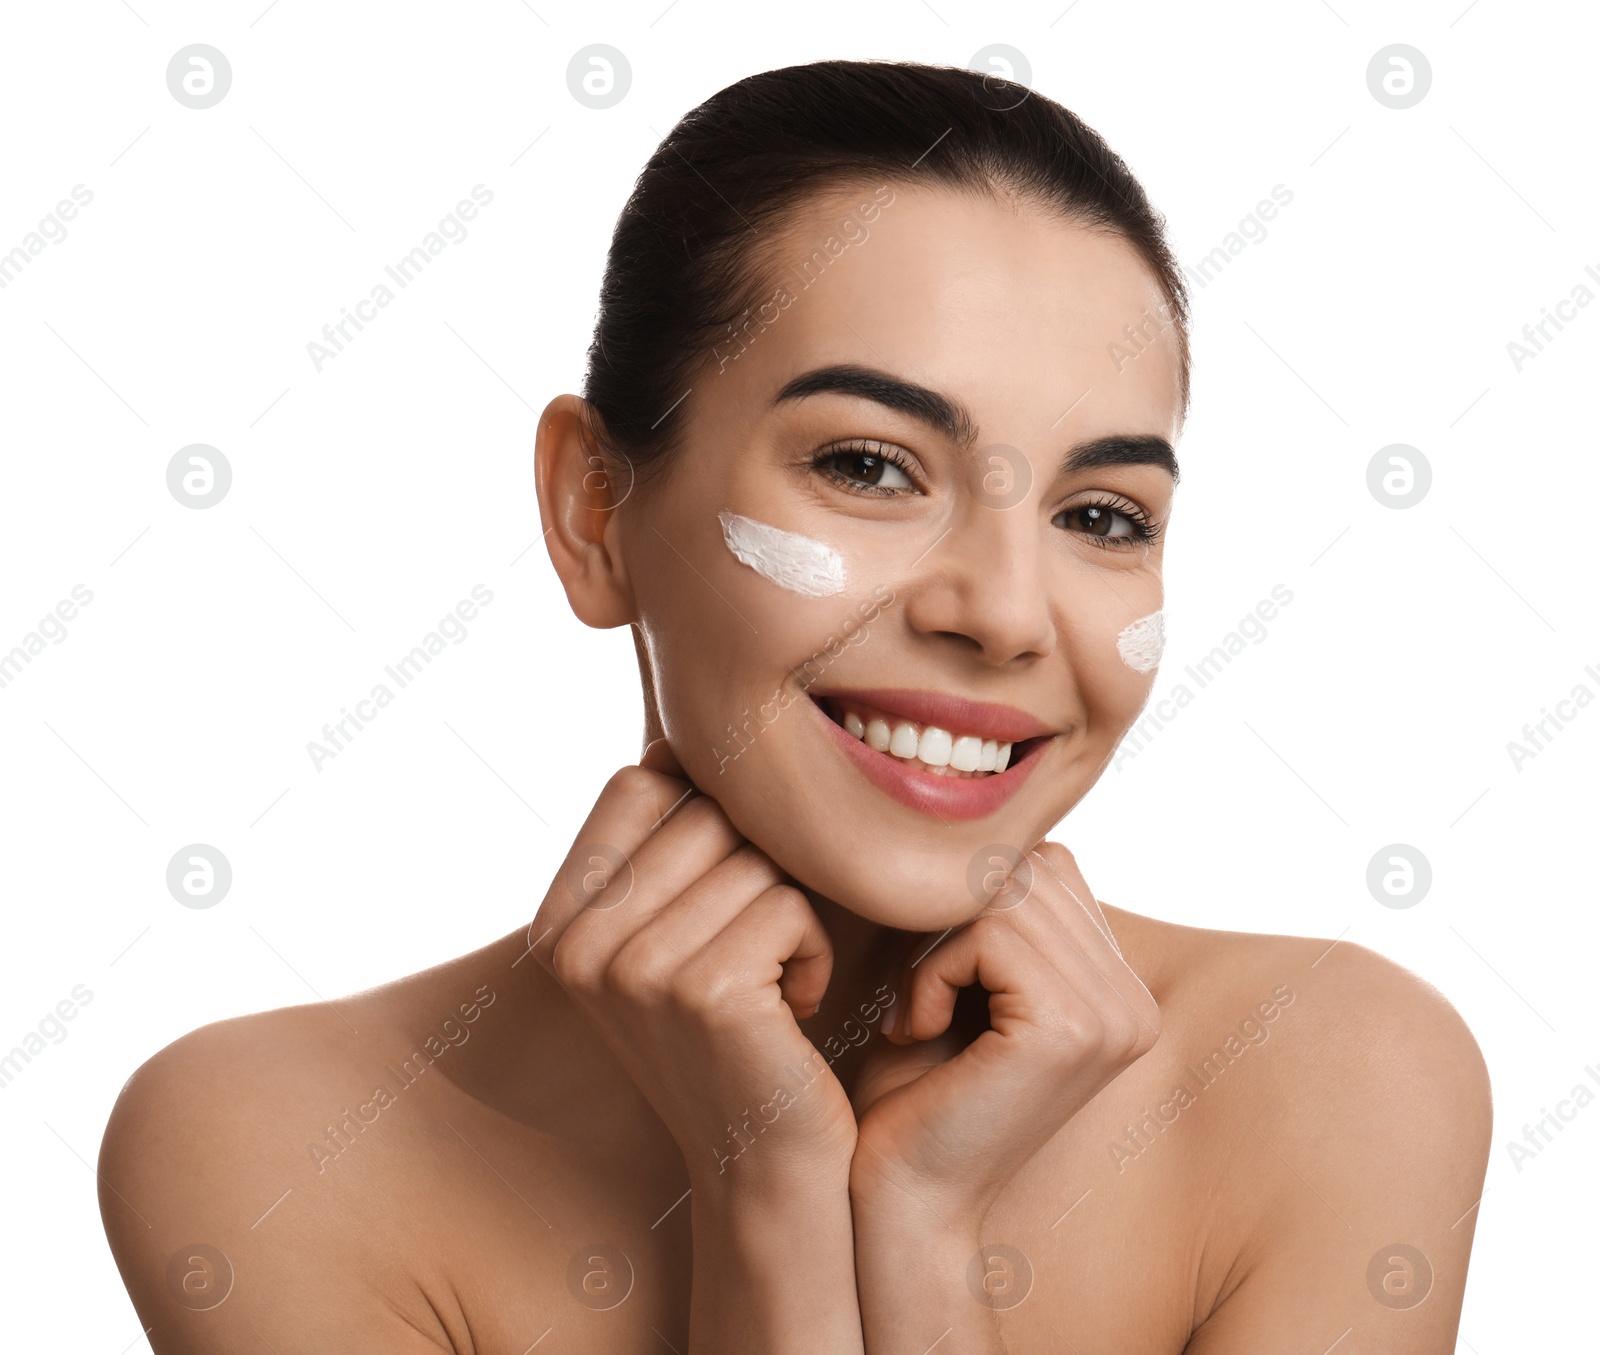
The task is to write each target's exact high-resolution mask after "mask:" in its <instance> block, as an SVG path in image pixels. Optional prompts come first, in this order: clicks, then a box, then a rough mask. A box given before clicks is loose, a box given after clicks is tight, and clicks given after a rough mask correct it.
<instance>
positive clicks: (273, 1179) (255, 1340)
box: [98, 1001, 449, 1355]
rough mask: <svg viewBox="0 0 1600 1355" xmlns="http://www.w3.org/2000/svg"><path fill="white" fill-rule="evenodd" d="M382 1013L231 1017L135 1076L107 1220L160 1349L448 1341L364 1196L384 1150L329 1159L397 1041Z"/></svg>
mask: <svg viewBox="0 0 1600 1355" xmlns="http://www.w3.org/2000/svg"><path fill="white" fill-rule="evenodd" d="M372 1016H373V1013H372V1011H371V1010H370V1009H367V1008H363V1006H362V1004H361V1003H360V1002H359V1001H353V1002H344V1001H341V1002H340V1003H339V1005H338V1008H337V1009H336V1008H334V1007H333V1006H331V1005H329V1004H317V1005H312V1006H303V1007H288V1008H283V1009H280V1010H276V1011H269V1012H263V1013H259V1014H255V1015H250V1016H243V1017H238V1018H234V1019H231V1020H225V1021H219V1022H216V1023H214V1024H211V1025H207V1026H203V1027H201V1028H199V1029H197V1030H194V1031H191V1032H190V1033H189V1034H187V1035H184V1036H183V1037H181V1038H180V1039H178V1040H175V1041H173V1042H172V1043H171V1044H169V1045H167V1046H166V1047H165V1048H164V1049H162V1050H160V1051H159V1052H158V1053H156V1054H155V1055H154V1056H152V1057H151V1058H150V1059H148V1060H146V1062H145V1063H143V1064H142V1065H141V1066H140V1067H139V1068H138V1069H137V1070H136V1071H135V1072H134V1074H133V1076H132V1077H131V1078H129V1080H128V1082H127V1083H126V1085H125V1086H124V1087H123V1089H122V1092H121V1094H120V1095H119V1096H118V1098H117V1101H116V1104H115V1106H114V1108H113V1110H112V1113H111V1116H110V1119H109V1121H108V1123H107V1126H106V1131H105V1134H104V1137H103V1139H102V1142H101V1148H100V1161H99V1169H98V1174H99V1179H100V1209H101V1217H102V1221H103V1223H104V1227H105V1231H106V1237H107V1240H108V1241H109V1243H110V1246H111V1250H112V1253H113V1255H114V1257H115V1259H116V1262H117V1266H118V1268H119V1270H120V1271H121V1274H122V1278H123V1282H124V1284H125V1285H126V1287H127V1289H128V1292H129V1296H130V1298H131V1299H132V1300H133V1303H134V1306H135V1308H136V1309H137V1311H138V1314H139V1317H140V1320H141V1322H142V1324H143V1325H144V1326H146V1327H147V1328H149V1339H150V1343H151V1347H152V1348H153V1349H154V1350H155V1351H157V1352H158V1355H188V1352H199V1351H202V1350H204V1351H214V1350H223V1349H227V1350H233V1349H238V1350H245V1349H249V1348H252V1345H255V1346H259V1345H260V1342H261V1339H267V1338H271V1341H272V1343H273V1344H275V1345H276V1344H279V1343H280V1342H281V1340H283V1339H285V1338H287V1339H289V1341H290V1343H291V1345H299V1346H302V1348H304V1347H307V1346H309V1347H315V1348H325V1349H343V1350H349V1351H352V1352H363V1351H368V1350H379V1349H382V1350H394V1351H405V1352H410V1351H413V1350H415V1351H417V1352H423V1351H428V1350H435V1351H436V1350H439V1349H449V1346H448V1344H447V1343H446V1342H442V1341H440V1340H439V1339H438V1334H437V1333H438V1330H439V1328H438V1323H437V1320H435V1321H434V1323H433V1327H432V1330H429V1329H428V1321H427V1318H426V1316H425V1315H423V1314H419V1313H417V1312H415V1311H408V1309H414V1305H413V1304H412V1303H411V1302H410V1301H409V1300H408V1297H407V1286H406V1285H405V1283H404V1282H403V1281H402V1280H400V1279H398V1278H397V1277H394V1276H392V1275H391V1276H389V1277H388V1278H387V1279H386V1278H384V1277H383V1272H384V1269H385V1267H384V1266H383V1265H382V1264H381V1263H380V1261H379V1257H378V1256H377V1254H376V1253H375V1251H374V1248H373V1239H374V1238H378V1237H383V1236H385V1234H386V1231H387V1230H385V1229H384V1228H383V1227H382V1226H381V1225H382V1222H383V1220H382V1217H381V1213H380V1210H381V1206H380V1205H379V1204H378V1203H377V1201H376V1200H375V1199H374V1198H372V1197H370V1196H369V1195H368V1194H367V1192H366V1191H364V1190H363V1189H362V1186H363V1182H364V1181H365V1184H366V1185H368V1186H370V1185H371V1183H372V1180H373V1174H374V1172H375V1171H376V1170H381V1167H380V1166H379V1165H378V1160H377V1159H375V1158H373V1157H372V1156H370V1155H369V1156H367V1157H366V1158H365V1159H364V1160H362V1161H359V1162H354V1163H351V1164H350V1166H349V1167H348V1169H347V1170H345V1171H344V1172H342V1173H337V1174H335V1173H319V1172H317V1171H316V1170H315V1150H316V1145H317V1144H318V1143H319V1142H323V1143H325V1142H326V1138H325V1135H324V1132H323V1126H325V1125H330V1123H331V1122H333V1121H337V1120H338V1119H339V1118H340V1117H341V1116H342V1115H345V1114H347V1113H349V1111H350V1108H351V1107H353V1106H359V1105H360V1104H361V1100H362V1097H363V1094H364V1088H367V1087H370V1078H369V1077H368V1076H367V1075H366V1073H365V1072H364V1071H363V1070H364V1069H366V1068H368V1067H369V1064H370V1055H371V1054H372V1053H373V1051H374V1050H375V1049H377V1048H378V1047H380V1046H381V1044H382V1040H381V1036H380V1034H379V1032H378V1031H376V1030H374V1029H372V1026H371V1024H370V1023H369V1022H370V1018H371V1017H372ZM361 1027H366V1029H365V1030H364V1031H363V1030H362V1029H361ZM352 1156H356V1155H352ZM388 1269H389V1270H391V1271H392V1269H393V1267H392V1265H391V1266H389V1267H388ZM291 1295H292V1296H293V1304H292V1325H290V1311H291V1309H290V1308H286V1307H285V1300H286V1299H287V1298H288V1297H289V1296H291Z"/></svg>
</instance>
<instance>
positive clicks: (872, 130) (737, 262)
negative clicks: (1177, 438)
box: [583, 61, 1189, 480]
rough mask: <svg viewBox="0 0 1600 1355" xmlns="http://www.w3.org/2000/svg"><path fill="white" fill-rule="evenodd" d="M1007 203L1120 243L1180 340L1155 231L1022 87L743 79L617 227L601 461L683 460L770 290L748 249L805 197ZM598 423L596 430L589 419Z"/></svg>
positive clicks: (1120, 165)
mask: <svg viewBox="0 0 1600 1355" xmlns="http://www.w3.org/2000/svg"><path fill="white" fill-rule="evenodd" d="M886 181H887V182H891V183H892V182H900V183H912V184H930V185H940V186H944V187H948V188H954V189H956V190H958V191H963V192H984V193H989V194H995V193H997V192H1001V191H1007V192H1010V193H1012V194H1014V195H1016V196H1018V197H1019V198H1021V199H1023V200H1025V201H1028V202H1032V203H1036V204H1038V205H1040V206H1042V207H1044V208H1045V209H1046V210H1049V211H1053V212H1056V213H1058V214H1060V215H1061V216H1062V217H1063V218H1064V219H1067V220H1072V221H1076V222H1080V223H1082V224H1084V225H1087V226H1089V227H1091V228H1094V229H1100V230H1105V231H1108V232H1111V233H1113V234H1116V235H1120V236H1121V237H1123V238H1124V239H1125V240H1126V241H1127V242H1128V243H1129V244H1130V245H1131V246H1132V247H1133V249H1134V250H1135V251H1137V253H1138V254H1139V256H1140V257H1141V258H1142V259H1143V260H1144V261H1145V263H1146V264H1147V265H1148V266H1149V268H1150V270H1151V271H1152V273H1153V274H1154V275H1155V278H1156V280H1157V282H1158V284H1159V285H1160V288H1161V290H1162V292H1163V294H1164V296H1165V298H1166V305H1165V307H1164V309H1163V320H1164V323H1166V324H1170V325H1171V326H1173V327H1174V328H1175V330H1176V335H1177V340H1178V344H1179V350H1180V359H1181V383H1182V384H1181V389H1180V398H1181V401H1182V405H1183V408H1184V409H1187V407H1188V403H1189V340H1188V330H1189V307H1188V294H1187V290H1186V288H1185V286H1184V281H1183V273H1182V269H1181V267H1180V266H1179V264H1178V262H1177V260H1176V259H1175V258H1174V256H1173V254H1172V251H1171V249H1170V248H1169V246H1168V245H1167V242H1166V236H1165V229H1166V222H1165V219H1164V218H1163V217H1162V216H1161V214H1160V213H1158V212H1157V211H1156V210H1155V209H1154V208H1153V207H1152V206H1151V205H1150V201H1149V199H1148V198H1147V197H1146V196H1145V192H1144V189H1143V188H1142V187H1141V186H1140V184H1139V182H1138V180H1137V179H1135V178H1134V177H1133V174H1132V172H1131V171H1130V170H1129V169H1128V166H1127V165H1126V164H1125V163H1124V162H1123V160H1122V159H1121V157H1120V156H1118V155H1117V154H1116V152H1114V151H1113V150H1112V149H1111V148H1110V147H1109V146H1108V145H1106V143H1105V141H1104V140H1103V139H1102V138H1101V137H1100V135H1099V133H1097V132H1096V131H1094V129H1093V128H1091V127H1089V126H1088V125H1087V124H1085V123H1084V122H1083V121H1082V120H1081V119H1080V118H1078V117H1077V116H1076V115H1075V114H1073V113H1071V112H1069V111H1068V110H1067V109H1065V108H1063V107H1062V106H1061V105H1060V104H1058V103H1055V102H1053V101H1052V100H1050V99H1047V98H1045V97H1044V96H1043V95H1040V94H1037V93H1034V92H1032V91H1030V90H1028V89H1026V88H1025V87H1023V86H1021V85H1016V84H1012V83H1010V82H1007V81H1003V80H999V79H997V78H996V77H995V76H993V75H985V74H983V73H982V72H978V71H971V70H965V69H962V68H960V67H955V66H925V65H919V64H915V63H911V62H879V61H817V62H813V63H811V64H809V65H803V66H786V67H784V68H783V69H781V70H775V71H767V72H765V73H763V74H760V75H752V76H750V77H748V78H747V79H744V80H740V81H739V82H738V83H736V84H732V85H729V86H728V87H727V88H726V89H723V90H720V91H719V92H718V93H716V94H714V95H712V96H711V97H710V98H709V99H707V100H706V101H705V102H704V103H702V104H701V105H700V106H699V107H698V108H695V109H693V110H691V111H690V112H689V113H687V114H685V116H684V117H683V118H682V119H681V120H680V121H679V122H678V124H677V125H676V126H675V127H674V128H673V129H672V130H671V132H669V133H668V134H667V136H666V138H665V139H664V140H663V141H662V142H661V144H660V145H659V146H658V147H657V148H656V151H655V153H654V154H653V155H652V156H651V157H650V160H649V162H648V163H647V164H646V165H645V167H644V170H643V172H642V173H641V174H640V175H639V178H638V181H637V182H636V183H635V184H634V188H633V192H632V194H631V195H630V196H629V198H628V201H627V203H626V205H625V206H624V207H623V209H622V213H621V215H620V216H619V217H618V218H617V225H616V230H615V232H614V233H613V235H612V239H611V248H610V252H609V254H608V255H607V258H606V268H605V275H604V277H603V279H602V281H601V285H600V308H599V313H598V316H597V318H596V321H595V330H594V340H593V342H592V343H591V344H590V346H589V354H588V358H589V361H588V369H587V371H586V373H585V376H584V384H583V396H584V399H585V400H586V401H587V402H588V403H589V405H590V407H591V417H590V420H589V424H590V432H591V434H592V436H593V437H594V439H595V442H596V444H597V445H598V446H599V447H600V449H601V450H602V451H605V452H608V453H610V454H612V455H613V456H615V455H616V454H618V453H620V454H621V456H622V457H623V458H625V461H626V464H627V465H628V466H629V467H630V474H631V475H632V476H634V477H637V478H639V479H641V480H643V479H647V478H649V477H650V476H651V475H652V474H655V473H658V472H660V471H661V470H663V469H664V468H665V466H666V465H667V464H669V463H670V461H671V460H672V454H673V452H674V451H675V450H676V449H677V447H678V445H679V439H680V434H681V431H682V425H683V411H684V404H685V397H686V396H687V394H688V393H689V391H690V390H691V389H692V387H693V386H694V384H695V382H696V380H697V378H698V377H699V376H700V374H701V372H702V370H703V369H704V368H705V367H706V366H707V365H708V364H709V363H711V362H712V361H713V360H714V346H715V345H716V343H717V342H718V341H719V340H722V341H723V344H724V346H725V347H726V346H727V344H728V342H729V335H730V332H731V331H730V326H731V325H733V324H734V322H736V321H738V320H739V319H740V318H741V317H743V316H745V315H747V314H748V312H749V310H750V308H751V306H752V305H754V304H757V303H758V301H759V300H761V299H764V298H765V297H767V296H770V295H771V294H772V287H771V286H770V284H768V285H767V286H766V289H765V291H763V271H762V270H763V264H764V262H765V259H764V256H763V254H762V253H761V252H759V251H758V250H757V248H756V246H757V244H758V243H759V242H761V241H762V240H763V239H765V238H770V237H771V236H772V235H775V234H776V233H777V232H776V230H775V229H769V228H776V227H781V226H782V225H783V224H784V220H785V217H786V215H788V214H790V213H791V212H792V211H793V210H794V209H795V208H796V207H797V206H799V205H800V204H801V203H803V202H804V201H805V200H806V199H807V198H809V197H811V196H813V195H816V194H818V193H820V192H823V191H827V190H831V189H834V188H839V187H843V186H848V185H851V184H855V183H863V184H869V183H883V182H886ZM596 415H597V416H598V419H595V418H594V417H593V416H596Z"/></svg>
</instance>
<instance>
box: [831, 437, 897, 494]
mask: <svg viewBox="0 0 1600 1355" xmlns="http://www.w3.org/2000/svg"><path fill="white" fill-rule="evenodd" d="M813 464H815V465H816V466H817V467H819V468H820V469H822V470H824V471H825V472H826V473H827V474H828V475H830V476H832V477H833V478H834V479H836V480H841V481H844V482H846V483H848V484H850V485H853V486H857V487H859V488H861V489H870V490H875V491H877V492H879V493H895V492H897V491H899V490H902V489H914V488H915V486H914V485H913V484H912V482H911V478H910V477H909V476H908V475H907V474H906V473H905V471H904V470H903V469H901V467H900V466H899V465H898V464H897V463H896V462H895V461H893V460H892V459H890V458H889V457H886V456H881V455H879V454H878V453H876V452H870V451H865V450H862V449H859V448H853V447H847V448H844V449H842V450H837V451H832V452H824V453H822V455H821V456H819V457H818V458H817V459H816V461H815V462H814V463H813Z"/></svg>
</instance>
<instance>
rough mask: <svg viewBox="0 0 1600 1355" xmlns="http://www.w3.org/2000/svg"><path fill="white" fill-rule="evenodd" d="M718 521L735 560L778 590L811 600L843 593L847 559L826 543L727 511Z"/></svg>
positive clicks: (718, 517)
mask: <svg viewBox="0 0 1600 1355" xmlns="http://www.w3.org/2000/svg"><path fill="white" fill-rule="evenodd" d="M717 520H718V521H719V522H721V523H722V539H723V540H724V541H725V542H727V545H728V549H729V550H730V551H732V552H733V558H734V559H735V560H737V561H739V563H740V564H744V565H749V566H750V568H751V569H753V570H755V572H756V573H757V574H759V575H761V577H762V578H764V579H770V580H771V581H772V582H773V583H775V584H777V585H778V587H780V588H787V589H788V590H789V591H790V592H791V593H799V594H801V595H802V596H803V597H809V598H820V597H828V596H829V595H831V594H833V593H842V592H843V591H844V586H845V569H844V556H842V555H840V554H839V552H838V551H836V550H834V548H833V547H832V546H830V545H827V544H826V543H825V542H822V541H813V540H812V539H811V538H810V537H809V536H801V535H800V533H799V532H786V531H784V530H783V529H782V528H779V527H772V526H769V525H768V524H767V523H765V522H757V521H756V520H755V519H754V518H747V517H743V516H741V515H740V514H738V513H730V512H728V511H727V510H726V509H724V510H723V511H722V512H720V513H718V514H717Z"/></svg>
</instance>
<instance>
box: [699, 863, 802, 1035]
mask: <svg viewBox="0 0 1600 1355" xmlns="http://www.w3.org/2000/svg"><path fill="white" fill-rule="evenodd" d="M688 968H689V969H690V970H691V971H692V972H693V973H694V974H695V975H696V976H697V978H698V979H699V980H700V981H701V982H702V983H703V984H704V985H705V987H706V990H707V993H708V995H709V996H711V997H714V998H716V999H718V1000H721V999H724V998H726V997H727V995H728V994H730V993H736V992H737V993H755V992H759V991H760V990H761V989H763V988H765V987H767V986H768V985H770V984H774V983H775V984H777V985H778V995H779V996H780V997H781V998H782V999H783V1000H784V1001H785V1002H787V1003H788V1004H789V1007H790V1009H791V1010H792V1011H793V1012H794V1014H795V1016H796V1018H804V1017H807V1016H810V1015H811V1014H812V1013H813V1012H814V1011H815V1010H816V1009H817V1008H818V1007H819V1006H821V1005H822V996H823V994H824V993H825V992H826V991H827V988H828V980H829V978H830V977H832V974H833V941H832V939H831V938H830V937H829V936H828V931H827V928H825V927H824V926H823V925H822V919H821V918H819V917H818V916H817V913H816V910H815V909H814V908H812V906H811V904H810V903H809V902H808V901H807V899H806V896H805V895H804V894H803V893H802V892H801V891H800V890H798V889H796V888H795V887H794V886H793V885H786V884H776V885H772V886H771V887H769V888H767V889H764V890H762V891H761V893H760V894H759V895H757V896H756V898H754V899H753V900H751V901H750V902H749V903H748V904H747V905H746V906H745V907H744V908H742V909H741V910H740V911H739V912H738V914H737V916H735V917H734V918H733V919H732V920H731V921H730V922H729V923H728V924H727V925H726V926H724V927H723V928H722V929H721V930H720V931H718V932H717V934H716V935H715V936H713V937H712V938H711V939H710V940H709V941H708V942H707V943H706V944H705V945H704V946H703V947H701V949H700V950H699V951H698V952H697V953H696V954H695V955H694V956H693V957H692V958H691V960H690V961H689V963H688Z"/></svg>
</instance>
